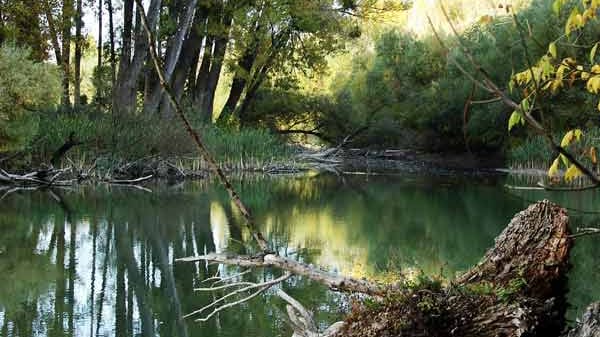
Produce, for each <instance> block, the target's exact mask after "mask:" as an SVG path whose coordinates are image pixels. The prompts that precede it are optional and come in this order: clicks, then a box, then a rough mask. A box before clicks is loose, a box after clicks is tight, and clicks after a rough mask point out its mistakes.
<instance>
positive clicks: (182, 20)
mask: <svg viewBox="0 0 600 337" xmlns="http://www.w3.org/2000/svg"><path fill="white" fill-rule="evenodd" d="M197 4H198V0H188V1H187V3H186V5H185V7H182V8H181V11H182V13H180V15H178V17H179V20H178V21H179V24H178V29H177V33H176V34H175V35H174V36H173V37H172V40H171V43H170V44H169V46H170V47H169V48H168V50H167V53H166V60H165V76H166V80H167V81H168V82H171V78H172V76H173V72H174V71H175V66H176V65H177V62H178V61H179V56H180V55H181V49H182V47H183V42H184V40H185V36H186V35H187V34H188V32H189V30H190V26H191V25H192V19H193V18H194V12H195V11H196V7H197V6H196V5H197ZM151 85H152V87H151V88H152V89H151V91H150V94H149V96H148V97H146V100H145V102H144V112H145V113H146V114H153V113H155V112H156V110H157V109H158V107H159V105H160V102H161V98H162V97H163V92H162V88H161V86H160V84H159V83H157V81H154V83H151Z"/></svg>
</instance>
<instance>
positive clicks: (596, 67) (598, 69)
mask: <svg viewBox="0 0 600 337" xmlns="http://www.w3.org/2000/svg"><path fill="white" fill-rule="evenodd" d="M592 73H594V74H595V75H598V74H600V64H594V65H593V66H592Z"/></svg>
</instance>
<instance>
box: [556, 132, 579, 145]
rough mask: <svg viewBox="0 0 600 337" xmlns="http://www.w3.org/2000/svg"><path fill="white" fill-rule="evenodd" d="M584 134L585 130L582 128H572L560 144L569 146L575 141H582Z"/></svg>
mask: <svg viewBox="0 0 600 337" xmlns="http://www.w3.org/2000/svg"><path fill="white" fill-rule="evenodd" d="M582 136H583V131H581V130H580V129H575V130H571V131H569V132H567V133H566V134H565V136H564V137H563V139H562V141H561V142H560V146H561V147H563V148H564V147H567V146H569V145H571V144H573V142H578V141H580V140H581V137H582Z"/></svg>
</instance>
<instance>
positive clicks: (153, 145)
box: [29, 110, 294, 169]
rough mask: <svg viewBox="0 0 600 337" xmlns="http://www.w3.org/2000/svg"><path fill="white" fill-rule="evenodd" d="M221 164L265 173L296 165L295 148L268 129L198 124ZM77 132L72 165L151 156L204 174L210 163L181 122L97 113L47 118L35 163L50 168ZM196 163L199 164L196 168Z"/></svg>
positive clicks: (33, 150)
mask: <svg viewBox="0 0 600 337" xmlns="http://www.w3.org/2000/svg"><path fill="white" fill-rule="evenodd" d="M193 124H194V127H195V128H196V129H197V130H198V132H199V134H200V135H201V137H202V138H203V140H204V142H205V143H206V144H207V146H208V148H209V149H210V151H211V152H212V153H213V155H214V156H215V158H216V159H217V161H218V162H219V163H220V164H221V165H222V166H224V167H225V168H230V169H259V168H264V167H266V166H277V165H286V166H289V165H291V164H293V161H294V159H293V158H294V149H293V148H292V147H290V146H289V145H288V144H286V143H285V142H284V141H283V139H281V138H280V137H279V136H278V135H275V134H273V133H271V132H269V131H267V130H263V129H242V130H234V129H226V128H218V127H216V126H214V125H205V124H202V123H199V122H196V121H193ZM71 132H74V133H75V136H76V138H77V140H78V141H80V142H82V144H81V145H79V146H76V147H74V148H73V149H72V150H71V151H69V153H68V155H67V156H68V157H69V159H71V160H72V161H79V162H86V163H88V164H89V163H90V162H91V161H94V160H96V159H98V158H100V159H102V161H103V162H108V165H111V164H112V163H115V162H125V161H135V160H140V159H143V158H148V157H161V158H164V159H172V160H173V161H178V162H180V163H183V162H186V163H187V164H186V166H190V165H191V166H195V167H197V168H199V169H202V168H204V167H205V165H204V164H205V163H203V162H202V160H201V159H200V158H198V153H197V151H196V148H195V147H194V144H193V142H192V141H191V140H190V138H189V135H188V134H187V132H186V131H185V129H184V128H183V127H182V125H181V123H180V121H179V120H178V119H176V118H172V119H168V118H159V117H148V116H119V117H115V116H112V115H111V114H106V113H99V112H96V111H93V110H89V111H85V110H84V111H80V112H77V113H69V114H62V113H56V112H48V113H45V114H43V115H42V116H41V123H40V129H39V132H38V136H37V137H36V138H35V139H34V140H33V141H32V143H31V144H30V146H29V148H30V149H29V151H30V153H31V161H32V162H37V163H47V162H49V160H50V157H51V156H52V153H53V152H54V151H56V149H58V148H59V147H60V146H61V145H62V144H64V142H65V140H66V139H67V138H68V137H69V134H70V133H71ZM190 163H193V164H190Z"/></svg>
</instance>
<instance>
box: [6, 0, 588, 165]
mask: <svg viewBox="0 0 600 337" xmlns="http://www.w3.org/2000/svg"><path fill="white" fill-rule="evenodd" d="M557 3H558V4H559V5H560V6H561V7H560V9H559V10H557V8H556V7H557ZM0 4H1V7H2V10H1V11H0V43H1V44H2V47H1V48H2V49H1V50H2V53H1V56H0V69H2V74H3V77H2V82H1V83H0V85H1V86H2V89H3V90H2V91H0V100H1V102H0V113H2V120H1V121H0V122H1V123H0V151H1V153H2V157H9V158H18V160H19V161H20V163H29V164H36V163H41V162H47V161H48V160H49V158H50V157H51V155H52V152H53V151H55V150H56V149H57V148H58V147H60V146H61V144H62V143H64V142H65V140H66V139H67V138H68V137H69V135H70V134H71V133H75V137H76V139H77V140H78V142H80V143H81V144H80V146H77V147H76V148H74V152H73V153H75V154H77V155H76V157H77V158H79V159H81V158H83V159H84V160H92V159H94V158H97V157H99V156H105V157H110V158H112V159H114V158H118V159H122V160H129V159H136V158H140V157H144V156H149V155H161V156H165V157H169V156H185V155H188V154H189V153H190V152H191V149H190V148H189V147H188V146H186V145H184V144H186V141H185V139H184V137H185V135H184V134H183V133H182V132H181V131H179V130H178V127H177V121H176V120H175V119H174V118H173V117H174V115H173V110H172V108H171V107H170V105H169V104H168V102H167V99H166V97H165V94H164V92H163V90H162V88H161V86H160V84H159V81H158V78H157V75H156V74H155V72H154V71H153V69H152V68H151V66H150V65H151V62H149V55H148V52H147V47H148V46H147V43H146V42H145V39H143V31H142V29H141V23H140V16H139V13H137V10H136V7H135V1H134V0H126V1H124V2H123V4H122V6H117V4H116V3H115V4H113V1H111V0H104V1H96V2H90V3H82V1H81V0H76V1H73V0H64V1H41V2H37V1H33V2H27V1H25V2H23V1H12V0H2V1H1V2H0ZM427 4H428V3H427V2H425V1H414V2H404V1H396V2H394V1H392V2H390V1H377V0H362V1H344V2H341V3H338V2H337V1H325V0H306V1H293V2H276V1H275V2H273V1H248V2H246V1H242V2H229V1H222V0H202V1H198V0H189V1H183V0H181V1H174V0H171V1H159V0H153V1H148V2H146V3H145V5H146V8H147V15H148V19H149V22H150V24H151V26H152V29H154V30H155V31H156V33H157V41H156V45H157V46H159V48H158V50H159V54H160V55H159V56H160V57H161V58H162V63H163V65H164V67H165V70H166V74H167V79H168V80H169V82H170V85H171V86H172V88H173V91H174V93H175V95H176V96H177V97H178V98H180V99H181V100H182V102H183V104H184V106H185V107H186V109H187V111H188V114H189V115H190V116H191V117H192V119H193V121H194V124H195V126H196V127H198V128H200V129H202V130H203V131H204V132H203V133H204V134H205V135H206V137H208V138H209V143H210V144H211V145H212V146H213V148H216V150H217V152H219V151H222V152H219V153H220V156H222V158H232V159H233V160H237V159H234V158H238V157H239V156H240V155H239V153H243V156H247V157H248V158H253V157H260V158H262V159H264V160H267V158H273V157H278V156H280V155H281V154H283V156H287V155H289V150H285V149H284V147H285V146H283V145H282V144H283V143H285V142H286V141H289V140H292V141H300V142H303V143H306V142H309V143H316V144H322V145H337V144H340V143H342V142H343V141H344V140H346V141H349V145H350V146H353V147H369V148H390V147H396V148H399V147H402V148H416V149H421V150H426V151H436V152H437V151H443V152H448V151H450V152H463V151H470V152H474V153H477V154H479V155H489V154H496V153H499V152H508V153H509V156H510V158H511V159H515V158H519V156H521V155H513V154H512V153H514V151H512V150H511V149H514V148H516V149H518V150H517V152H518V151H521V152H522V150H523V149H524V148H527V146H528V145H527V144H529V140H528V138H529V132H528V131H526V130H524V129H522V128H518V129H517V128H515V129H513V130H512V132H511V133H512V136H513V137H508V136H509V133H507V132H506V128H505V127H501V125H506V123H507V122H508V120H509V116H511V112H512V109H511V108H510V107H507V106H506V105H504V104H502V102H499V101H493V100H492V101H491V102H489V101H488V100H489V99H490V98H493V97H490V95H489V93H487V92H485V91H483V90H481V89H480V88H478V87H477V86H476V85H474V84H473V83H472V81H470V80H469V79H468V77H467V76H465V73H464V71H463V70H461V69H459V68H458V67H457V64H458V65H462V67H461V68H467V69H469V68H470V66H469V62H468V61H467V57H466V55H465V54H464V53H463V51H462V50H461V48H459V46H460V43H459V41H461V42H462V43H463V44H464V45H465V46H466V47H467V48H468V49H469V51H470V53H471V54H472V57H473V58H474V59H476V60H477V62H478V63H479V64H480V65H481V67H482V68H483V69H485V71H486V72H487V74H488V75H489V77H490V78H491V79H492V80H493V81H494V82H495V83H497V84H499V85H500V86H501V87H502V89H503V90H506V91H509V90H512V89H513V88H514V87H517V86H519V85H521V84H524V83H523V81H522V79H523V77H521V78H520V79H521V80H520V79H519V77H518V76H515V74H519V73H520V72H522V71H524V70H526V69H528V67H529V66H530V65H532V64H533V65H535V64H537V62H538V60H540V59H541V58H543V57H549V56H551V55H549V54H552V52H553V53H557V52H558V53H559V54H560V55H554V56H555V58H556V59H567V60H568V59H570V60H581V59H587V58H588V57H589V49H590V48H591V46H593V45H594V44H595V43H596V42H597V40H596V39H597V36H598V33H600V25H598V23H597V22H595V21H594V22H593V21H590V22H586V24H585V25H581V26H580V27H574V33H572V34H565V32H564V27H565V25H566V24H569V22H572V21H573V8H577V7H579V6H580V4H579V2H578V1H562V0H561V1H558V2H553V1H544V0H532V1H518V2H517V5H515V6H516V7H514V8H503V7H502V6H501V8H489V7H485V6H483V7H485V8H484V9H483V10H482V9H481V8H475V9H473V10H471V11H470V12H469V10H468V8H470V7H477V6H470V5H469V2H468V1H459V0H456V1H451V2H448V3H446V4H445V5H446V6H447V11H448V13H450V19H451V20H453V21H454V22H456V24H457V25H458V26H459V31H460V32H459V35H454V34H453V33H452V32H451V31H450V30H449V29H448V28H447V27H446V28H444V27H443V26H444V25H445V21H446V18H445V17H444V16H443V15H441V14H440V10H439V8H436V7H435V6H434V7H431V5H427ZM427 6H429V7H427ZM87 7H89V8H87ZM86 8H87V10H89V11H93V13H94V15H95V17H96V20H91V19H90V18H87V19H86V20H83V19H82V15H83V13H84V10H85V9H86ZM419 13H420V14H421V15H429V16H430V17H431V18H432V19H433V24H434V26H435V27H437V28H438V30H439V31H438V33H439V34H438V35H437V36H436V35H434V34H433V33H432V30H431V28H430V27H429V26H428V24H425V25H422V27H420V30H418V31H417V30H415V29H414V28H415V23H414V22H413V21H414V20H413V19H414V18H413V17H414V16H415V15H416V14H419ZM423 13H425V14H423ZM511 13H515V16H514V17H513V16H512V14H511ZM117 16H118V17H119V18H117ZM411 20H412V21H411ZM84 21H85V22H84ZM91 25H97V28H95V29H92V28H93V27H90V26H91ZM86 30H87V31H90V30H94V31H95V34H94V36H92V35H91V34H89V33H88V34H86V33H85V31H86ZM119 32H120V33H119ZM107 35H108V36H107ZM94 37H95V39H94ZM549 45H552V46H553V47H552V48H553V49H552V48H550V49H549V48H548V46H549ZM446 48H449V50H450V51H448V50H447V49H446ZM557 50H558V51H557ZM559 56H560V57H559ZM52 61H54V63H55V64H56V66H52V65H51V63H52ZM593 61H594V60H591V62H592V63H594V62H593ZM5 74H6V76H5ZM61 81H62V84H60V83H59V82H61ZM519 81H520V82H519ZM61 87H62V90H61V89H60V88H61ZM61 91H62V94H60V92H61ZM511 95H513V96H514V97H515V99H517V98H518V100H519V101H520V100H521V99H522V97H521V98H519V97H520V96H523V92H521V91H520V90H519V91H516V90H515V91H512V93H511ZM595 100H596V98H595V95H594V93H593V92H589V91H586V90H580V88H579V87H577V86H574V87H572V88H571V87H569V88H567V87H565V88H563V90H552V92H549V94H547V95H544V97H543V99H542V97H539V98H538V105H542V104H543V105H544V106H545V107H546V108H547V109H550V110H551V111H552V113H551V114H548V115H547V116H546V117H547V121H546V122H547V125H548V126H549V127H550V129H552V130H553V132H556V133H557V134H558V133H559V132H560V131H562V130H567V129H572V128H590V127H593V126H597V124H598V119H597V118H595V114H594V113H590V110H591V109H590V107H593V106H595V104H591V103H592V102H594V101H595ZM213 138H214V139H215V140H214V141H212V140H210V139H213ZM522 143H524V144H525V145H524V146H523V145H521V144H522ZM224 144H226V145H224ZM257 144H261V145H263V146H257ZM268 147H272V148H271V149H268ZM228 151H231V152H228ZM511 151H512V152H511ZM538 152H539V151H538ZM15 153H16V154H20V155H15ZM550 155H551V153H550ZM262 159H261V160H262ZM549 159H550V158H547V159H544V160H542V161H547V160H549ZM536 160H537V159H536Z"/></svg>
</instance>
